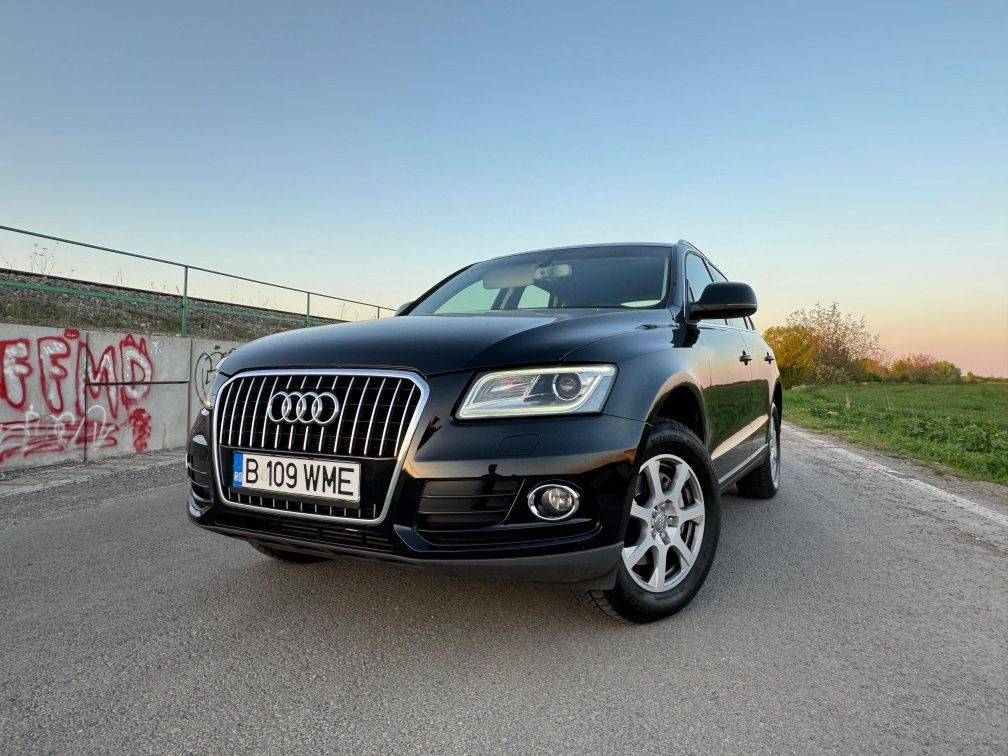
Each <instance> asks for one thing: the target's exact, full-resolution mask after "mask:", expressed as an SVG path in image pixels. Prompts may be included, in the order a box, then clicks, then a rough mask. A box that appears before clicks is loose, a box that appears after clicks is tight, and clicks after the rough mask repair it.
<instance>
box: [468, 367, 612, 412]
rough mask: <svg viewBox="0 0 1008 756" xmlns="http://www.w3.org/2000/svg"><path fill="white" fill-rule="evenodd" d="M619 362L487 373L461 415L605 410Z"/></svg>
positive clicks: (474, 385) (474, 390)
mask: <svg viewBox="0 0 1008 756" xmlns="http://www.w3.org/2000/svg"><path fill="white" fill-rule="evenodd" d="M615 377H616V366H615V365H587V366H570V367H556V368H552V367H551V368H528V369H525V370H504V371H501V372H497V373H487V374H486V375H483V376H480V378H479V379H478V380H477V381H476V383H474V384H473V387H472V388H471V389H469V393H468V394H466V398H465V400H464V401H463V402H462V406H461V407H460V408H459V411H458V416H459V417H460V418H462V419H464V420H469V419H473V418H478V417H513V416H515V415H573V414H576V413H588V412H601V411H602V406H603V405H604V404H605V400H606V397H607V396H608V395H609V389H610V388H611V387H612V382H613V379H614V378H615Z"/></svg>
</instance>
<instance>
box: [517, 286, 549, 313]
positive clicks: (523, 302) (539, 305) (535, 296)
mask: <svg viewBox="0 0 1008 756" xmlns="http://www.w3.org/2000/svg"><path fill="white" fill-rule="evenodd" d="M549 301H550V295H549V292H548V291H546V290H545V289H540V288H539V287H538V286H526V287H525V290H524V291H523V292H522V295H521V299H519V300H518V309H519V310H531V309H544V308H546V307H549Z"/></svg>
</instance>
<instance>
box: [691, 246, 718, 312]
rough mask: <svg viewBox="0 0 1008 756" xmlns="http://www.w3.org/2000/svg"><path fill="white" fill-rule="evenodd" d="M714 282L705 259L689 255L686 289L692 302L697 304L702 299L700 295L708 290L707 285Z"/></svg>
mask: <svg viewBox="0 0 1008 756" xmlns="http://www.w3.org/2000/svg"><path fill="white" fill-rule="evenodd" d="M713 280H714V279H712V278H711V274H710V271H708V270H707V264H706V263H705V262H704V261H703V258H701V257H697V256H696V255H688V256H687V257H686V287H687V289H688V293H689V299H690V301H691V302H696V301H697V300H698V299H700V295H701V294H703V290H704V289H706V288H707V284H709V283H711V281H713Z"/></svg>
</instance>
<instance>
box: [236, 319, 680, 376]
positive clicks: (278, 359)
mask: <svg viewBox="0 0 1008 756" xmlns="http://www.w3.org/2000/svg"><path fill="white" fill-rule="evenodd" d="M670 320H671V316H670V314H669V312H668V311H667V310H638V311H631V312H612V311H606V312H599V311H596V310H587V311H585V310H571V311H564V312H562V313H554V312H545V311H542V310H539V311H524V312H513V311H512V312H501V313H487V314H483V315H466V316H457V315H452V316H443V315H439V316H433V315H426V316H424V315H409V316H405V317H394V318H385V319H381V320H365V321H360V322H356V323H339V324H336V325H329V326H319V327H315V328H304V329H301V330H297V331H287V332H285V333H277V334H273V335H272V336H267V337H265V338H262V339H258V340H257V341H253V342H251V343H249V344H246V345H244V346H242V347H240V348H239V349H237V350H236V351H235V352H234V353H233V354H231V355H230V356H229V357H228V358H227V362H226V364H225V365H224V368H223V371H222V372H225V373H226V374H228V375H234V374H235V373H237V372H239V371H242V370H253V369H265V368H320V367H341V368H387V369H406V370H415V371H417V372H419V373H422V374H424V375H434V374H437V373H447V372H453V371H458V370H477V369H482V368H490V367H506V366H509V365H531V364H535V363H547V364H548V363H556V362H560V361H562V360H563V358H564V356H565V355H567V354H569V353H570V352H572V351H574V350H575V349H578V348H579V347H582V346H585V345H586V344H590V343H592V342H593V341H598V340H600V339H606V338H610V337H612V336H615V335H618V334H620V333H628V332H632V331H634V329H637V328H640V327H641V326H644V325H647V324H664V323H668V322H669V321H670Z"/></svg>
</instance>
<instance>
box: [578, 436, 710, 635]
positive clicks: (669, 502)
mask: <svg viewBox="0 0 1008 756" xmlns="http://www.w3.org/2000/svg"><path fill="white" fill-rule="evenodd" d="M720 528H721V505H720V498H719V491H718V486H717V478H716V477H715V474H714V468H713V466H712V465H711V460H710V456H709V455H708V453H707V450H706V449H705V448H704V446H703V444H702V443H701V442H700V439H699V438H697V437H696V435H695V434H694V433H693V432H692V431H691V430H689V429H688V428H687V427H686V426H684V425H682V424H681V423H677V422H674V421H665V422H662V423H661V424H660V425H657V426H656V427H655V429H654V431H653V432H652V434H651V438H650V439H649V441H648V444H647V447H646V448H645V452H644V462H643V463H642V464H641V466H640V469H639V471H638V475H637V479H636V482H635V486H634V491H633V500H632V502H631V504H630V520H629V522H628V523H627V533H626V539H625V541H624V547H623V552H622V559H621V560H620V565H619V568H618V571H617V577H616V585H615V586H614V587H613V588H612V589H611V590H608V591H587V592H585V593H583V594H579V597H580V598H581V599H582V600H583V601H584V602H585V603H586V604H588V605H589V606H592V607H593V608H595V609H598V610H599V611H601V612H602V613H604V614H606V615H608V616H610V617H613V618H617V619H624V620H629V621H630V622H653V621H655V620H659V619H663V618H665V617H668V616H670V615H672V614H675V613H676V612H678V611H679V610H680V609H682V608H683V607H685V606H686V605H687V604H688V603H689V602H690V601H691V600H692V598H693V597H694V596H695V595H696V593H697V591H699V590H700V586H701V585H703V582H704V580H705V579H706V577H707V573H708V571H709V570H710V567H711V564H712V563H713V561H714V552H715V551H716V550H717V543H718V536H719V532H720Z"/></svg>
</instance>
